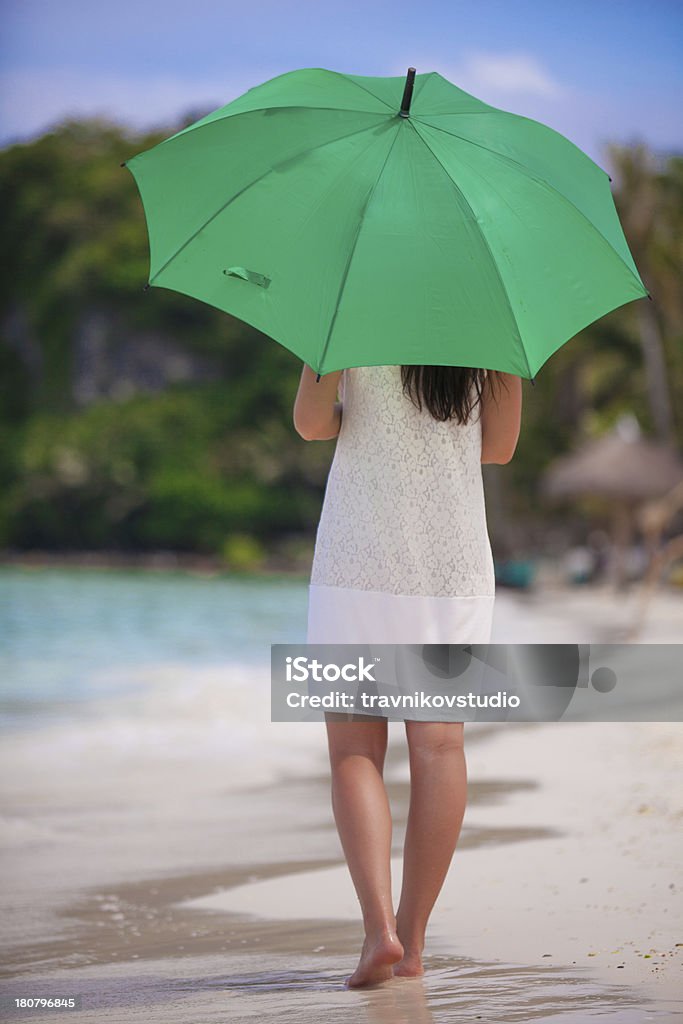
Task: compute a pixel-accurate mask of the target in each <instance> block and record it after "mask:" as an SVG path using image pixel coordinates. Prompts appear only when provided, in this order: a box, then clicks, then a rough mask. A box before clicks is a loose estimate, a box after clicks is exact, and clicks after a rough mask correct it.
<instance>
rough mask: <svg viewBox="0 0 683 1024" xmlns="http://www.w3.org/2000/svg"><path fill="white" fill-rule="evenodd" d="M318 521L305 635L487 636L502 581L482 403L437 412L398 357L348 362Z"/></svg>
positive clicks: (326, 638)
mask: <svg viewBox="0 0 683 1024" xmlns="http://www.w3.org/2000/svg"><path fill="white" fill-rule="evenodd" d="M339 397H340V399H341V401H342V403H343V411H342V425H341V430H340V432H339V435H338V437H337V441H336V449H335V453H334V458H333V460H332V465H331V467H330V472H329V476H328V479H327V485H326V488H325V497H324V501H323V507H322V511H321V516H320V522H319V524H318V530H317V533H316V540H315V550H314V556H313V566H312V571H311V579H310V584H309V594H308V628H307V643H371V644H381V643H410V644H415V643H454V644H457V643H488V642H489V641H490V636H491V623H492V618H493V604H494V599H495V582H494V568H493V556H492V553H491V545H490V542H489V536H488V530H487V522H486V509H485V504H484V487H483V480H482V472H481V461H480V460H481V423H480V420H479V413H480V406H479V405H478V406H477V407H476V410H475V412H474V413H473V416H472V418H471V420H470V422H469V423H467V424H466V425H464V426H463V425H461V424H459V423H458V422H457V421H456V420H450V421H447V422H440V421H438V420H435V419H434V417H433V416H431V415H430V413H429V412H428V410H427V409H426V408H424V406H423V409H422V411H420V410H419V409H418V408H417V407H416V406H415V405H414V404H413V403H412V401H411V400H410V397H409V396H408V395H406V394H403V391H402V388H401V368H400V366H360V367H353V368H351V369H347V370H344V371H343V373H342V374H341V377H340V383H339Z"/></svg>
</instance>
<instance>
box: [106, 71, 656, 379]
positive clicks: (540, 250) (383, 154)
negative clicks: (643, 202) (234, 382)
mask: <svg viewBox="0 0 683 1024" xmlns="http://www.w3.org/2000/svg"><path fill="white" fill-rule="evenodd" d="M122 166H126V167H128V169H129V170H130V171H131V173H132V174H133V177H134V178H135V181H136V184H137V187H138V189H139V192H140V197H141V200H142V204H143V207H144V212H145V217H146V221H147V229H148V233H149V245H150V272H149V282H148V284H147V285H145V288H148V287H149V286H150V285H152V286H155V287H160V288H169V289H171V290H173V291H177V292H182V293H183V294H185V295H189V296H192V297H194V298H196V299H200V300H201V301H202V302H206V303H208V304H209V305H211V306H214V307H216V308H217V309H221V310H224V311H226V312H228V313H230V314H232V315H233V316H235V317H237V318H238V319H240V320H243V321H245V322H246V323H248V324H251V325H252V326H253V327H255V328H257V329H258V330H259V331H261V332H263V333H264V334H266V335H269V336H270V337H271V338H273V339H275V341H277V342H279V343H280V344H281V345H283V346H284V347H285V348H287V349H289V350H290V351H292V352H294V353H295V354H296V355H297V356H299V357H300V358H301V359H302V360H303V361H304V362H305V363H307V364H308V365H309V366H310V367H312V368H313V369H314V370H315V371H316V372H317V373H318V374H323V373H330V372H331V371H333V370H339V369H343V368H345V367H348V366H373V365H397V364H438V365H446V366H478V367H484V368H487V369H492V370H503V371H507V372H509V373H515V374H518V375H519V376H521V377H527V378H533V377H534V375H535V374H536V372H537V371H538V369H539V367H541V366H542V365H543V363H545V361H546V360H547V359H548V358H549V356H551V355H552V353H553V352H555V351H556V350H557V349H558V348H559V347H560V346H561V345H562V344H564V342H566V341H567V340H568V339H569V338H571V337H573V336H574V335H575V334H576V333H577V332H578V331H580V330H581V329H582V328H584V327H586V326H587V325H588V324H590V323H592V322H593V321H594V320H596V319H598V318H599V317H601V316H603V315H604V314H605V313H608V312H609V311H610V310H613V309H616V308H617V307H618V306H622V305H623V304H624V303H626V302H631V301H633V300H634V299H638V298H642V297H644V296H646V295H648V291H647V289H646V288H645V286H644V285H643V282H642V281H641V279H640V276H639V274H638V271H637V269H636V266H635V264H634V262H633V257H632V256H631V253H630V251H629V248H628V245H627V243H626V239H625V238H624V233H623V231H622V228H621V225H620V223H619V219H618V216H617V212H616V209H615V206H614V201H613V199H612V193H611V190H610V185H609V182H610V180H611V179H610V177H609V175H608V174H607V173H606V172H605V171H604V170H602V169H601V168H600V167H598V165H597V164H595V163H594V162H593V161H592V160H591V159H590V158H589V157H588V156H587V155H586V154H585V153H584V152H582V151H581V150H580V149H578V148H577V147H576V146H575V145H574V144H573V143H571V142H569V141H568V140H567V139H566V138H564V136H562V135H560V134H559V133H558V132H556V131H554V130H553V129H551V128H548V127H546V126H545V125H543V124H540V123H539V122H538V121H532V120H530V119H529V118H526V117H520V116H519V115H516V114H511V113H508V112H507V111H504V110H499V109H497V108H496V107H492V106H489V105H488V104H486V103H483V102H482V101H481V100H478V99H476V97H474V96H472V95H470V94H469V93H467V92H463V90H462V89H459V88H457V86H455V85H453V84H452V83H451V82H449V81H448V80H447V79H445V78H443V77H442V76H441V75H439V74H438V73H437V72H435V71H432V72H430V73H428V74H422V75H416V74H415V69H414V68H410V69H409V71H408V76H407V78H406V79H405V80H404V79H403V78H400V77H397V78H373V77H368V76H364V75H346V74H341V73H339V72H336V71H328V70H327V69H325V68H303V69H300V70H296V71H290V72H288V73H287V74H283V75H279V76H278V77H277V78H273V79H271V80H270V81H267V82H265V83H263V84H262V85H259V86H256V87H255V88H253V89H249V90H248V91H247V92H246V93H245V94H244V95H243V96H240V97H238V98H237V99H236V100H233V101H232V102H231V103H227V104H226V105H225V106H223V107H220V108H219V109H218V110H215V111H213V112H212V113H210V114H207V116H206V117H203V118H201V119H200V120H198V121H196V122H195V123H194V124H191V125H189V126H188V127H186V128H183V129H182V131H179V132H176V133H175V134H174V135H172V136H171V137H170V138H168V139H165V140H164V141H163V142H160V143H159V144H158V145H156V146H154V147H152V148H151V149H149V150H146V151H145V152H142V153H139V154H138V155H137V156H134V157H132V158H131V159H130V160H127V161H125V163H124V164H123V165H122Z"/></svg>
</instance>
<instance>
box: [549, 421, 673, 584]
mask: <svg viewBox="0 0 683 1024" xmlns="http://www.w3.org/2000/svg"><path fill="white" fill-rule="evenodd" d="M682 480H683V459H681V457H680V455H679V454H678V453H677V452H675V451H674V450H673V449H672V448H670V447H667V446H666V445H663V444H658V443H656V442H654V441H649V440H647V439H645V438H643V437H642V436H641V432H640V427H639V426H638V421H637V420H636V418H635V417H634V416H624V417H622V418H621V419H620V420H619V422H618V423H617V425H616V427H615V429H614V430H613V431H611V432H610V433H608V434H605V435H603V436H602V437H599V438H597V439H596V440H592V441H588V442H586V443H585V444H584V445H582V446H581V447H580V448H579V449H578V450H577V451H576V452H573V453H571V454H570V455H563V456H561V457H560V458H558V459H556V460H555V461H554V462H553V463H551V465H550V466H549V467H548V469H547V470H546V472H545V474H544V475H543V477H542V478H541V494H542V495H543V496H544V497H546V498H548V499H551V500H567V499H573V498H578V497H599V498H602V499H604V500H605V501H607V502H609V503H610V505H611V506H612V510H613V539H614V543H615V547H616V554H617V558H616V575H615V578H616V582H617V583H621V582H622V581H623V553H624V549H625V548H626V546H627V544H628V542H629V540H630V538H631V534H632V527H633V517H634V512H635V510H636V509H637V508H638V506H640V505H641V504H642V503H643V502H645V501H651V500H652V499H654V498H662V497H663V496H664V495H666V494H668V493H669V492H670V491H671V490H672V489H673V488H674V487H676V486H677V485H678V484H680V482H681V481H682Z"/></svg>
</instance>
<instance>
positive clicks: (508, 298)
mask: <svg viewBox="0 0 683 1024" xmlns="http://www.w3.org/2000/svg"><path fill="white" fill-rule="evenodd" d="M413 128H414V129H415V132H416V134H417V136H418V138H419V139H421V140H422V142H423V143H424V145H425V146H426V147H427V149H428V150H429V152H430V153H431V155H432V156H433V157H434V159H435V160H436V162H437V163H438V165H439V166H440V167H441V169H442V170H443V172H444V174H445V175H446V177H447V178H448V180H449V181H450V183H451V185H453V187H454V188H455V190H456V192H457V193H458V195H459V196H461V198H462V200H463V202H464V203H465V205H466V206H467V209H468V210H469V211H470V214H471V215H472V218H473V220H474V221H475V223H477V224H478V223H479V221H478V220H477V216H476V214H475V212H474V210H473V209H472V207H471V206H470V203H469V201H468V199H467V197H466V196H465V194H464V192H463V191H462V189H460V188H459V186H458V185H457V183H456V182H455V181H453V178H451V176H450V174H449V173H448V171H447V169H446V168H445V167H444V165H443V164H442V162H441V160H439V158H438V156H437V155H436V153H435V152H434V150H433V149H432V147H431V146H430V145H429V143H428V142H427V140H426V139H425V138H423V136H422V135H421V134H420V132H419V131H418V129H417V128H415V125H413ZM448 134H450V133H448ZM479 234H480V236H481V238H482V240H483V242H484V245H485V246H486V249H487V252H488V254H489V256H490V258H491V263H492V264H493V268H494V270H495V272H496V276H497V277H498V280H499V281H500V286H501V288H502V289H503V295H504V296H505V301H506V303H507V307H508V309H509V310H510V316H511V317H512V322H513V324H514V325H515V332H516V334H517V338H518V340H519V344H520V346H521V349H522V352H523V353H524V358H525V360H526V366H527V370H528V372H529V377H533V374H532V372H531V366H530V365H529V356H528V353H527V350H526V348H525V346H524V341H523V339H522V335H521V332H520V330H519V324H518V323H517V318H516V316H515V313H514V310H513V308H512V303H511V302H510V296H509V294H508V290H507V288H506V287H505V281H504V280H503V275H502V274H501V272H500V268H499V266H498V264H497V263H496V259H495V257H494V255H493V251H492V249H491V246H490V245H489V240H488V238H487V237H486V234H485V233H484V231H483V230H482V229H481V227H480V229H479Z"/></svg>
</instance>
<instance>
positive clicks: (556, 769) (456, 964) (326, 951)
mask: <svg viewBox="0 0 683 1024" xmlns="http://www.w3.org/2000/svg"><path fill="white" fill-rule="evenodd" d="M284 728H289V727H284ZM304 728H308V729H310V728H312V727H311V726H304ZM390 730H391V731H390V743H389V752H388V757H387V768H386V779H387V788H388V791H389V796H390V800H391V804H392V812H393V816H394V825H395V829H394V842H393V849H392V857H393V860H392V865H393V870H394V877H395V879H396V886H398V883H399V874H398V873H399V866H400V853H401V844H402V838H403V831H404V828H405V821H406V815H407V807H408V797H409V788H408V779H409V776H408V765H407V760H406V750H405V741H404V737H403V735H402V732H403V730H402V729H401V727H400V725H398V723H394V724H392V726H390ZM279 731H282V730H279ZM314 735H315V744H314V745H313V746H312V747H311V749H310V751H309V757H308V762H309V765H310V770H309V771H308V772H307V774H305V775H302V774H299V773H297V774H296V775H289V776H288V777H283V778H281V780H280V781H279V782H277V783H270V784H256V785H253V786H248V785H247V786H246V787H245V786H242V787H241V788H240V789H239V790H235V791H232V792H231V793H230V794H227V793H226V791H225V789H224V786H223V785H222V783H221V780H220V773H219V772H218V773H217V772H216V771H213V772H212V779H213V785H212V787H211V788H209V789H207V774H206V769H207V767H208V764H207V765H204V764H200V763H198V762H197V763H195V764H194V765H190V763H189V762H188V763H182V762H178V763H174V762H172V761H169V762H166V761H164V762H163V764H162V763H159V764H158V765H157V772H156V775H157V778H156V779H154V778H153V776H154V774H155V773H154V771H153V768H154V765H155V761H156V760H157V758H154V759H153V760H152V761H146V760H145V759H144V758H143V757H142V755H139V756H138V755H133V754H132V753H131V754H124V756H123V760H121V761H120V762H119V761H118V760H113V761H112V762H111V764H109V763H107V761H106V758H104V761H103V755H102V753H101V752H100V754H99V755H98V757H99V760H100V762H101V763H102V767H101V775H100V778H99V779H98V780H96V782H95V785H94V786H93V784H92V782H91V781H90V780H91V779H92V770H91V765H90V764H89V763H88V762H87V761H86V763H85V764H84V765H83V767H79V766H78V765H70V766H67V765H66V764H65V765H64V766H60V765H59V764H55V765H54V766H53V774H52V777H51V779H50V782H49V783H46V782H45V780H44V778H43V777H42V774H41V772H40V771H39V768H38V766H36V768H35V769H34V771H33V774H32V776H31V777H30V778H29V775H30V774H31V773H30V772H28V771H26V772H24V773H23V774H22V775H21V776H19V777H21V778H22V779H23V782H24V788H25V793H24V794H23V795H21V796H17V798H16V800H17V801H18V804H17V806H23V805H24V800H25V799H27V798H30V794H31V793H32V792H33V793H36V792H37V793H40V795H41V799H42V801H43V802H44V801H46V800H47V801H49V800H50V797H51V791H52V790H54V793H55V794H56V793H58V792H60V791H61V792H63V791H64V783H65V781H67V779H68V776H69V775H71V777H72V779H73V780H74V781H73V782H72V784H71V785H70V787H69V800H68V802H69V805H72V804H73V805H75V806H76V807H86V808H87V805H88V804H89V803H90V802H91V801H92V800H93V799H96V800H98V802H101V806H102V818H101V820H100V821H96V822H94V823H92V824H91V825H89V832H88V834H86V835H84V836H83V837H82V838H81V839H80V840H79V843H78V845H77V846H73V845H72V843H70V842H65V841H61V840H60V842H58V843H57V844H56V845H53V844H51V843H50V842H45V841H42V842H39V843H38V844H36V842H35V841H32V842H30V843H29V846H28V847H27V848H26V849H25V850H24V853H23V857H22V858H21V859H22V860H23V863H22V864H20V863H19V860H18V859H17V858H16V856H15V858H14V859H15V870H14V874H15V879H14V885H10V888H11V890H12V896H11V897H9V893H7V894H6V896H5V902H7V900H8V897H9V902H10V903H11V904H13V907H14V913H13V926H14V929H15V936H14V941H11V942H8V941H7V940H8V939H9V934H8V929H9V930H11V928H10V925H11V922H10V921H9V919H7V918H5V920H6V926H5V928H6V935H5V942H4V945H5V955H4V956H3V970H2V981H0V991H1V992H2V993H6V994H12V993H15V992H16V991H17V990H18V988H21V989H22V990H24V989H25V988H26V987H27V984H28V985H29V987H30V988H32V989H33V990H34V991H38V989H40V990H41V991H43V990H44V991H49V992H51V993H52V994H73V993H74V992H76V993H82V994H83V996H84V1013H85V1014H86V1016H87V1013H88V1012H92V1011H94V1010H96V1009H97V1010H103V1011H104V1010H108V1011H109V1012H110V1013H112V1012H115V1014H116V1016H115V1018H114V1017H112V1018H111V1019H116V1020H117V1021H119V1022H122V1024H128V1022H131V1024H132V1022H133V1021H134V1020H136V1019H139V1018H138V1017H137V1016H136V1014H137V1013H138V1012H139V1008H140V1006H141V1005H143V1004H144V1006H145V1013H146V1019H148V1020H149V1021H150V1022H157V1021H159V1022H160V1021H162V1020H163V1021H164V1022H171V1024H186V1022H187V1020H190V1019H212V1015H215V1014H216V1013H219V1012H220V1010H221V1007H222V1012H223V1014H224V1016H225V1015H226V1014H227V1016H228V1017H229V1019H231V1020H242V1019H245V1020H246V1019H247V1017H248V1016H249V1015H250V1014H253V1013H256V1014H257V1015H258V1016H260V1017H261V1019H264V1020H266V1021H270V1020H273V1021H274V1020H276V1019H278V1014H279V1013H281V1012H282V1011H283V1010H285V1009H286V1010H288V1011H289V1012H290V1013H294V1015H295V1016H296V1014H297V1013H299V1014H300V1015H301V1019H318V1016H319V1015H320V1013H321V1012H322V1009H323V1007H324V1008H325V1014H326V1019H327V1020H329V1021H332V1022H336V1021H337V1020H339V1021H340V1022H342V1021H343V1020H344V1019H345V1017H346V1015H348V1014H349V1013H353V1012H354V1008H355V1010H356V1011H357V1012H358V1013H359V1014H361V1016H359V1017H358V1018H357V1019H358V1020H360V1021H366V1020H367V1021H373V1020H375V1019H376V1020H382V1021H383V1020H387V1021H388V1020H391V1021H392V1024H393V1022H394V1021H399V1022H401V1024H403V1022H404V1021H405V1024H420V1022H423V1021H424V1022H431V1021H433V1020H438V1019H440V1018H439V1017H438V1016H435V1017H432V1008H433V1009H434V1011H435V1013H437V1014H438V1013H439V1012H440V1011H439V1009H437V1007H438V1008H440V1010H445V1012H447V1013H450V1014H451V1015H453V1014H455V1015H456V1016H457V1014H458V1013H460V1014H461V1015H463V1016H464V1018H468V1017H472V1018H473V1019H474V1017H476V1014H483V1015H484V1017H483V1018H482V1019H494V1018H496V1019H500V1020H503V1021H504V1020H507V1019H509V1020H518V1019H520V1017H519V1014H520V1011H521V1008H522V1007H523V1009H524V1012H525V1016H524V1019H527V1020H534V1019H536V1018H538V1019H540V1020H546V1019H548V1017H551V1016H552V1015H553V1014H560V1013H561V1014H563V1019H566V1020H568V1021H572V1022H574V1021H575V1022H576V1024H579V1022H581V1024H582V1022H584V1021H589V1020H591V1019H593V1017H596V1018H597V1017H600V1019H601V1020H603V1019H605V1018H607V1019H608V1020H610V1021H614V1022H619V1024H622V1022H623V1024H633V1022H636V1021H639V1020H643V1019H647V1018H644V1017H643V1016H642V1013H643V1012H645V1013H646V1014H647V1013H652V1014H654V1016H653V1017H652V1019H653V1020H660V1021H665V1020H669V1019H670V1020H674V1019H676V1014H677V1013H680V1012H681V1010H683V1001H681V996H680V991H681V989H680V985H681V981H682V980H683V946H682V945H681V943H682V942H683V936H681V935H679V928H678V926H677V922H678V921H679V920H681V919H682V918H683V886H681V884H680V869H679V868H678V864H679V862H680V855H681V852H682V851H681V839H680V825H681V822H682V821H683V794H681V793H680V787H678V786H677V785H676V783H677V781H678V780H679V779H680V773H681V769H682V768H683V727H682V726H681V725H679V724H678V723H668V724H661V723H647V724H641V723H618V724H608V725H605V724H603V723H543V724H536V723H534V724H532V725H529V724H526V723H524V724H520V723H518V724H514V725H509V724H505V723H501V724H495V725H492V724H490V723H467V725H466V731H465V736H466V753H467V763H468V803H467V807H466V812H465V818H464V821H463V829H462V832H461V836H460V839H459V842H458V846H457V848H456V852H455V856H454V859H453V863H452V866H451V869H450V871H449V875H448V877H447V879H446V883H445V885H444V888H443V890H442V893H441V895H440V897H439V900H438V902H437V905H436V908H435V910H434V913H433V915H432V919H431V922H430V927H429V931H428V940H427V949H426V957H425V963H426V966H427V974H426V975H425V977H424V978H423V979H417V980H406V979H401V980H396V981H395V982H390V983H388V984H387V985H384V986H381V987H380V988H378V989H370V990H363V989H361V990H356V991H354V992H352V993H350V992H348V991H347V990H345V989H344V987H343V982H344V979H345V977H347V976H348V974H349V973H350V972H351V970H352V969H353V967H354V966H355V963H356V961H357V957H358V951H359V948H360V941H361V939H362V929H361V925H360V920H359V910H358V903H357V900H356V897H355V893H354V892H353V888H352V885H351V881H350V877H349V875H348V869H347V867H346V865H345V863H344V860H343V856H342V854H341V851H340V849H339V845H338V837H337V836H336V831H335V829H334V823H333V819H332V812H331V809H330V806H329V778H328V771H327V768H326V764H325V760H324V759H325V748H324V743H323V739H322V735H321V734H311V738H313V737H314ZM579 752H580V756H578V753H579ZM145 764H147V765H148V767H147V768H145V767H144V766H145ZM67 767H70V769H71V770H70V771H67ZM216 768H218V765H216ZM61 769H63V770H61ZM216 774H218V778H216ZM79 777H80V778H79ZM77 778H79V781H78V782H76V781H75V780H76V779H77ZM181 779H182V780H183V784H180V780H181ZM135 780H138V781H137V782H136V781H135ZM36 784H38V785H36ZM159 786H163V790H164V794H165V800H166V801H167V803H166V804H165V805H164V806H162V807H158V806H157V807H156V813H155V814H152V815H150V812H149V811H145V810H144V809H145V808H146V807H149V808H150V809H151V807H152V806H154V805H153V804H152V803H151V801H153V800H156V798H155V797H154V794H155V793H158V792H160V790H159ZM112 787H116V789H114V788H112ZM115 792H118V793H121V794H122V795H123V797H124V800H123V803H122V804H121V805H120V806H117V802H116V801H114V804H113V806H112V807H111V809H108V801H110V800H111V794H113V793H115ZM169 801H172V803H173V807H174V810H173V813H171V812H170V808H171V803H170V802H169ZM122 811H123V812H124V814H123V816H122ZM9 813H10V815H11V810H10V812H9ZM80 813H82V812H80ZM141 814H142V816H140V815H141ZM90 815H91V812H88V819H89V820H90ZM76 820H78V819H76ZM179 829H180V831H178V830H179ZM60 831H62V832H64V833H65V838H66V837H68V835H69V834H70V833H71V831H72V828H71V826H69V824H68V819H65V822H64V824H63V825H62V826H61V828H60ZM88 835H90V838H88ZM275 837H276V838H277V844H278V853H277V856H274V855H273V854H274V850H273V844H274V839H275ZM169 849H170V855H169V856H168V857H166V858H165V857H164V856H163V855H162V851H165V852H168V851H169ZM221 851H222V854H223V855H222V857H221ZM200 853H201V855H200ZM48 878H50V879H52V880H53V881H54V884H55V885H56V888H55V889H54V891H53V892H52V894H51V895H48V892H47V890H46V882H47V879H48ZM41 890H44V896H43V899H44V900H45V913H46V921H45V924H44V925H41V926H40V927H37V925H38V922H36V927H35V928H34V930H33V934H34V937H33V939H31V940H29V941H22V939H21V934H20V933H21V932H22V931H23V932H24V935H25V937H26V938H28V933H27V930H26V926H25V924H22V919H21V914H20V911H21V908H22V906H23V907H24V908H25V910H26V912H29V908H30V907H31V905H32V904H33V903H34V902H35V901H36V900H37V899H38V896H37V894H38V892H39V891H41ZM394 892H395V895H396V894H397V892H398V889H397V887H395V890H394ZM29 931H30V929H29ZM501 998H502V999H503V1001H504V1004H505V1005H506V1006H508V1007H509V1009H510V1012H511V1014H512V1016H511V1017H507V1015H506V1013H505V1012H501V1006H500V1002H499V1001H500V999H501ZM368 1000H370V1001H371V1004H372V1006H373V1007H374V1012H376V1013H377V1014H378V1016H377V1017H375V1016H373V1015H372V1013H371V1015H370V1016H368V1017H366V1016H365V1009H366V1008H367V1007H368V1005H369V1004H368ZM231 1008H232V1011H233V1015H232V1016H231V1015H230V1009H231ZM239 1011H241V1012H243V1013H244V1014H245V1015H246V1016H245V1017H244V1018H243V1017H241V1016H240V1015H239ZM328 1011H329V1012H328ZM513 1011H514V1012H513ZM573 1012H576V1013H577V1015H576V1017H574V1016H573ZM307 1014H308V1016H307ZM636 1014H637V1015H636ZM669 1014H670V1016H669ZM297 1019H298V1018H297Z"/></svg>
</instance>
